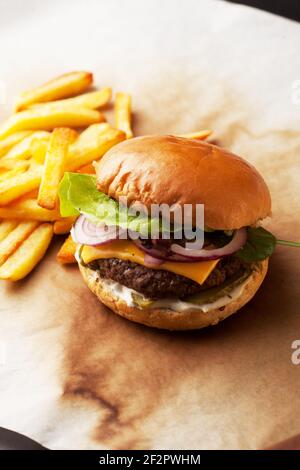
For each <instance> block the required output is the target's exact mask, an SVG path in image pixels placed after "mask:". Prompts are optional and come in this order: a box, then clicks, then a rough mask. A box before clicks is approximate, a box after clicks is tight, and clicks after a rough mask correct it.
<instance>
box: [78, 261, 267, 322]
mask: <svg viewBox="0 0 300 470" xmlns="http://www.w3.org/2000/svg"><path fill="white" fill-rule="evenodd" d="M79 269H80V271H81V274H82V276H83V278H84V280H85V282H86V284H87V285H88V287H89V288H90V290H91V291H92V292H93V293H94V294H95V295H96V296H97V297H98V299H99V300H100V301H101V302H102V303H103V304H104V305H106V306H107V307H109V308H110V309H111V310H112V311H113V312H115V313H117V314H118V315H121V316H122V317H124V318H127V319H128V320H131V321H134V322H137V323H142V324H143V325H147V326H152V327H154V328H162V329H165V330H194V329H198V328H204V327H206V326H209V325H216V324H217V323H219V322H220V321H221V320H224V319H225V318H227V317H229V316H230V315H232V314H233V313H235V312H237V311H238V310H239V309H240V308H241V307H243V306H244V305H245V304H246V303H247V302H249V300H250V299H252V297H253V296H254V294H255V293H256V291H257V290H258V289H259V287H260V285H261V283H262V282H263V280H264V278H265V275H266V273H267V270H268V259H266V260H264V261H262V262H261V263H259V265H258V269H256V270H254V271H253V272H252V274H251V275H250V279H249V280H248V282H247V284H246V285H245V287H244V289H243V291H242V293H241V295H240V296H239V297H238V298H236V299H234V300H233V301H232V302H230V303H229V304H227V305H225V306H224V307H219V308H215V309H213V310H210V311H209V312H203V311H201V310H199V309H197V310H196V309H194V310H193V309H191V310H189V311H185V312H177V311H174V310H169V309H161V308H144V309H139V308H136V307H130V306H128V305H127V304H126V303H125V302H124V301H123V300H121V299H118V298H116V297H113V296H112V294H111V293H110V292H109V291H108V290H107V288H105V284H104V282H103V281H102V279H101V277H99V276H95V271H93V270H91V269H89V268H87V267H85V266H82V265H81V264H79Z"/></svg>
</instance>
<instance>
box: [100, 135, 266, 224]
mask: <svg viewBox="0 0 300 470" xmlns="http://www.w3.org/2000/svg"><path fill="white" fill-rule="evenodd" d="M95 167H96V173H97V185H98V189H99V190H100V191H102V192H104V193H106V194H108V195H109V196H111V197H112V198H114V199H116V200H118V199H119V198H120V197H121V196H122V197H124V196H125V197H126V198H127V203H128V204H131V203H133V202H141V203H143V204H144V205H145V206H146V207H147V208H148V210H150V208H151V204H162V203H165V204H168V205H169V206H171V205H173V204H176V203H177V204H180V205H181V206H183V205H184V204H192V205H193V222H194V223H195V220H196V204H199V203H201V204H204V216H205V225H206V226H208V227H210V228H212V229H221V230H231V229H238V228H240V227H243V226H246V225H253V224H255V223H256V222H257V221H258V220H260V219H263V218H265V217H266V216H268V215H269V214H270V211H271V198H270V193H269V190H268V187H267V185H266V183H265V181H264V180H263V178H262V176H261V175H260V174H259V173H258V172H257V171H256V169H255V168H254V167H253V166H252V165H250V164H249V163H248V162H246V161H245V160H243V159H242V158H240V157H238V156H236V155H234V154H232V153H230V152H229V151H227V150H224V149H222V148H220V147H217V146H215V145H211V144H209V143H206V142H202V141H197V140H191V139H184V138H179V137H174V136H171V135H167V136H146V137H137V138H135V139H130V140H126V141H124V142H122V143H120V144H118V145H116V146H115V147H113V148H112V149H111V150H109V151H108V152H107V153H106V155H105V156H104V157H103V158H102V160H100V162H99V163H97V164H95Z"/></svg>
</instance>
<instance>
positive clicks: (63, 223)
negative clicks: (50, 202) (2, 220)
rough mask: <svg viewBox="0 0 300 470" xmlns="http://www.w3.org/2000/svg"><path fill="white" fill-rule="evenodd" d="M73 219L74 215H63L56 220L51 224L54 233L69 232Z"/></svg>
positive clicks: (74, 218)
mask: <svg viewBox="0 0 300 470" xmlns="http://www.w3.org/2000/svg"><path fill="white" fill-rule="evenodd" d="M75 220H76V217H64V218H62V219H59V220H56V221H55V222H54V225H53V230H54V233H55V235H63V234H65V233H69V232H70V230H71V228H72V225H73V224H74V222H75ZM0 229H1V224H0Z"/></svg>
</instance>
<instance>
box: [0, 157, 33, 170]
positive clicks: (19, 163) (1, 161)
mask: <svg viewBox="0 0 300 470" xmlns="http://www.w3.org/2000/svg"><path fill="white" fill-rule="evenodd" d="M29 167H30V161H29V160H14V159H13V158H7V159H6V158H5V157H3V158H0V171H7V170H15V169H20V170H23V171H25V170H28V168H29Z"/></svg>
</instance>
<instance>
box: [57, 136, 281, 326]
mask: <svg viewBox="0 0 300 470" xmlns="http://www.w3.org/2000/svg"><path fill="white" fill-rule="evenodd" d="M94 165H95V170H96V175H85V174H79V173H65V175H64V178H63V180H62V182H61V186H60V208H61V213H62V215H63V216H76V217H78V218H77V220H76V222H75V224H74V226H73V228H72V232H71V233H72V237H73V239H74V241H75V242H76V244H77V251H76V259H77V261H78V264H79V269H80V272H81V274H82V276H83V279H84V281H85V282H86V284H87V285H88V287H89V288H90V290H91V291H92V292H93V293H94V294H95V295H96V296H97V297H98V299H99V300H100V301H101V302H102V303H103V304H104V305H106V306H107V307H109V308H110V309H111V310H112V311H113V312H115V313H117V314H119V315H121V316H122V317H125V318H127V319H128V320H131V321H134V322H137V323H142V324H144V325H148V326H151V327H156V328H163V329H169V330H190V329H196V328H203V327H206V326H209V325H216V324H217V323H218V322H219V321H221V320H224V319H225V318H227V317H228V316H230V315H232V314H233V313H235V312H237V311H238V310H239V309H240V308H241V307H243V306H244V305H245V304H246V303H247V302H249V300H250V299H251V298H252V297H253V296H254V294H255V293H256V292H257V290H258V289H259V287H260V285H261V284H262V282H263V280H264V278H265V276H266V273H267V269H268V259H269V256H270V255H271V254H272V252H273V250H274V247H275V244H276V239H275V237H274V236H273V235H272V234H271V233H270V232H268V231H267V230H265V229H264V228H263V227H261V226H260V223H261V221H262V220H263V219H265V218H266V217H267V216H269V215H270V212H271V198H270V193H269V190H268V187H267V185H266V183H265V181H264V180H263V178H262V176H261V175H260V174H259V173H258V172H257V170H256V169H255V168H254V167H253V166H252V165H251V164H249V163H248V162H246V161H245V160H243V159H242V158H240V157H238V156H236V155H234V154H232V153H231V152H229V151H227V150H224V149H223V148H220V147H218V146H216V145H212V144H209V143H206V142H202V141H197V140H192V139H185V138H179V137H174V136H145V137H137V138H134V139H130V140H127V141H124V142H122V143H120V144H118V145H116V146H115V147H113V148H112V149H110V150H109V151H108V152H107V153H106V154H105V156H104V157H103V158H102V159H101V160H100V161H99V162H95V163H94ZM124 200H125V201H126V204H125V203H124ZM162 205H163V206H165V207H169V208H171V214H173V217H171V219H170V221H169V231H168V237H166V236H165V233H166V232H165V226H166V224H165V218H164V216H163V215H161V214H158V215H157V214H156V216H155V217H154V216H153V214H152V212H151V208H152V207H153V206H155V207H156V206H162ZM199 205H200V206H201V207H203V209H204V224H203V226H202V227H198V226H197V223H198V222H197V220H198V219H197V207H198V206H199ZM132 207H133V208H135V210H132ZM137 207H138V208H139V210H138V211H137V210H136V208H137ZM174 207H176V208H179V209H182V210H184V208H185V207H189V209H190V210H189V222H190V226H191V228H192V231H193V233H200V234H201V235H202V239H201V240H202V241H201V244H200V243H199V240H196V241H195V240H194V241H193V240H191V233H190V232H191V231H190V232H189V233H188V234H187V233H185V232H183V231H182V225H181V231H180V230H179V229H178V227H179V226H180V225H178V223H176V221H175V217H174V213H173V212H172V209H173V208H174ZM140 208H141V209H140ZM150 229H151V230H150ZM152 229H153V230H152ZM178 233H179V234H180V235H179V236H178ZM153 234H154V235H153ZM194 236H195V235H194ZM200 238H201V237H200Z"/></svg>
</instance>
